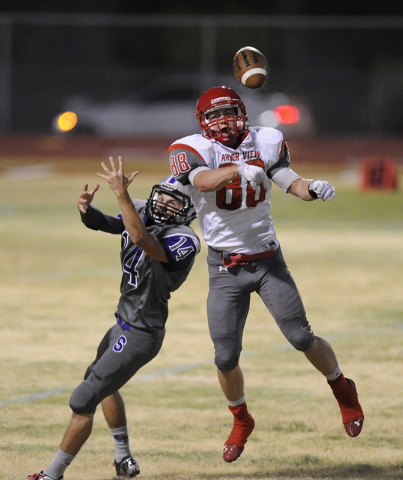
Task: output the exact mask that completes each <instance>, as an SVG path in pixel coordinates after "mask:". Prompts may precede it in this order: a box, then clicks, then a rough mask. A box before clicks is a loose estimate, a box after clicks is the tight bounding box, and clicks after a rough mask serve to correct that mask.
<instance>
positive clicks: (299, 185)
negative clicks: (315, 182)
mask: <svg viewBox="0 0 403 480" xmlns="http://www.w3.org/2000/svg"><path fill="white" fill-rule="evenodd" d="M311 182H312V180H310V179H307V178H298V180H296V181H295V182H294V183H292V184H291V185H290V187H289V189H288V192H289V193H291V194H292V195H295V196H296V197H299V198H300V199H301V200H305V201H307V202H310V201H312V200H315V199H314V198H313V197H311V195H310V194H309V190H308V187H309V184H310V183H311Z"/></svg>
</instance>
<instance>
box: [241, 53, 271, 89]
mask: <svg viewBox="0 0 403 480" xmlns="http://www.w3.org/2000/svg"><path fill="white" fill-rule="evenodd" d="M234 74H235V77H236V79H237V80H239V81H240V82H241V83H242V85H245V87H248V88H260V87H263V85H264V84H265V83H266V80H267V76H268V74H269V66H268V63H267V59H266V57H265V56H264V55H263V53H262V52H260V51H259V50H257V49H256V48H254V47H243V48H241V49H240V50H238V51H237V52H236V54H235V57H234Z"/></svg>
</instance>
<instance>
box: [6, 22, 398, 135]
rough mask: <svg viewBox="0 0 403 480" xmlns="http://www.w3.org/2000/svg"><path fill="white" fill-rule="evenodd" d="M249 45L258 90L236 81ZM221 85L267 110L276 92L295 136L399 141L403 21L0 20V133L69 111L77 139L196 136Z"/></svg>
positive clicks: (36, 128)
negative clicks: (198, 119) (262, 80)
mask: <svg viewBox="0 0 403 480" xmlns="http://www.w3.org/2000/svg"><path fill="white" fill-rule="evenodd" d="M245 45H252V46H254V47H256V48H258V49H259V50H261V51H262V52H263V53H264V54H265V55H266V56H267V58H268V61H269V66H270V73H269V80H268V82H267V83H266V85H265V86H264V87H263V89H261V91H259V92H252V91H248V92H247V91H246V90H247V89H246V87H243V86H242V85H241V84H239V83H238V84H237V82H236V81H235V79H234V77H233V74H232V59H233V56H234V54H235V52H236V51H237V50H238V49H239V48H241V47H243V46H245ZM234 82H235V83H234ZM224 83H225V84H229V86H233V87H234V86H235V87H236V88H237V90H238V93H239V94H240V95H241V97H243V95H246V96H247V95H255V98H256V99H257V100H258V101H260V99H261V101H260V103H261V105H262V108H266V107H265V106H264V104H265V102H266V97H267V98H269V97H270V98H271V100H273V95H274V94H275V93H276V94H281V95H283V98H284V97H285V98H292V99H295V101H297V102H300V104H301V105H302V106H303V108H305V109H306V110H307V112H308V113H309V118H310V124H309V128H306V130H303V129H302V131H301V132H300V133H304V132H305V133H313V132H316V133H318V134H322V135H333V134H349V133H358V134H371V135H384V134H400V133H402V131H403V116H402V115H401V110H402V108H403V88H402V84H403V18H400V17H290V16H273V17H267V16H250V17H248V16H233V17H231V16H229V17H228V16H225V17H224V16H214V15H206V16H203V15H202V16H159V15H151V16H141V15H140V16H119V15H82V14H46V15H43V14H24V15H22V14H0V131H1V132H4V133H50V132H51V130H52V125H53V121H54V118H55V116H56V115H58V114H59V113H60V112H62V111H63V110H65V109H69V108H72V107H73V106H75V107H76V108H79V109H81V111H82V112H83V114H82V116H81V118H82V119H83V121H82V122H81V125H80V116H79V124H78V126H79V127H80V128H78V129H77V131H81V132H84V131H85V132H90V133H94V134H101V135H108V134H110V135H114V134H119V133H120V134H121V135H131V136H134V135H136V134H137V135H143V131H147V130H149V129H150V128H151V129H154V132H155V131H156V132H157V133H161V134H164V133H168V131H169V128H170V127H171V126H172V125H174V124H177V125H178V129H177V130H180V129H181V128H182V127H181V123H180V119H181V118H184V121H185V123H186V124H187V125H189V127H190V126H191V127H192V128H194V130H195V131H196V130H197V129H196V127H197V124H196V123H195V120H194V105H195V103H196V100H197V98H198V96H199V95H200V93H201V92H202V91H203V90H204V89H205V88H208V87H210V86H213V85H216V84H224ZM276 98H278V97H276ZM245 103H246V106H247V108H248V102H245ZM185 112H187V113H185ZM90 113H91V115H90ZM86 115H87V116H88V119H87V120H85V116H86ZM102 118H104V121H103V120H102ZM153 118H154V121H153ZM157 118H158V119H159V120H157ZM125 125H126V127H127V128H125ZM142 127H144V130H143V129H142ZM164 128H165V130H166V131H164ZM172 133H174V134H175V135H176V134H177V133H178V132H176V131H175V132H172ZM184 133H187V132H184Z"/></svg>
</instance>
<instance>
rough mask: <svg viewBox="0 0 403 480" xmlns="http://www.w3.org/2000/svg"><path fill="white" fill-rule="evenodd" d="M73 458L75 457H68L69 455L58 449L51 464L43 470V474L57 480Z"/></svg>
mask: <svg viewBox="0 0 403 480" xmlns="http://www.w3.org/2000/svg"><path fill="white" fill-rule="evenodd" d="M75 458H76V456H75V455H70V454H69V453H66V452H63V450H60V448H59V450H58V451H57V453H56V456H55V458H54V459H53V462H52V463H51V464H50V465H49V467H48V468H46V469H45V470H44V473H46V475H48V476H49V477H52V478H54V479H55V480H57V479H58V478H60V477H61V476H62V475H63V474H64V472H65V471H66V469H67V467H68V466H69V465H70V463H71V462H72V461H73V460H74V459H75Z"/></svg>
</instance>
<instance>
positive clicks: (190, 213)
mask: <svg viewBox="0 0 403 480" xmlns="http://www.w3.org/2000/svg"><path fill="white" fill-rule="evenodd" d="M172 178H173V177H172ZM178 184H179V182H174V184H169V183H164V181H162V182H161V183H160V184H158V185H154V186H153V188H152V190H151V195H150V197H149V199H148V200H147V204H146V214H147V215H148V216H149V217H151V218H152V219H153V221H154V223H156V224H157V225H164V224H182V225H189V224H190V222H191V221H192V220H193V219H194V218H195V217H196V211H195V209H194V207H193V205H192V202H191V200H190V197H189V196H188V195H186V194H185V193H183V192H181V191H180V190H178ZM161 194H165V195H169V196H170V197H171V198H173V199H175V200H178V201H179V202H181V203H182V207H181V208H175V207H174V206H173V205H169V204H168V203H166V202H164V201H163V200H162V199H161ZM167 213H171V215H167Z"/></svg>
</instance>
